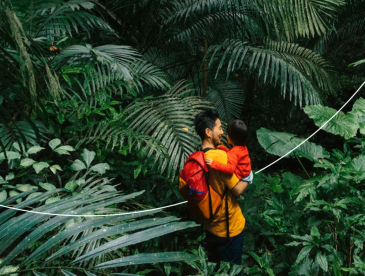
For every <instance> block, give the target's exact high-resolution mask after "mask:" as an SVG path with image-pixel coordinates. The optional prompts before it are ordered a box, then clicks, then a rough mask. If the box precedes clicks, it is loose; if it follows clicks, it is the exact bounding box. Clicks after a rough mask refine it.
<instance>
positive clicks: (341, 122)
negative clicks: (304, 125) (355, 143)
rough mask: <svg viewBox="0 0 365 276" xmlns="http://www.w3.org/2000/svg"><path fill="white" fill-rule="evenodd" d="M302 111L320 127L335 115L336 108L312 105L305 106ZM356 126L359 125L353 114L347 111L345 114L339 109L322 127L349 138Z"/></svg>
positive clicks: (355, 130) (354, 131)
mask: <svg viewBox="0 0 365 276" xmlns="http://www.w3.org/2000/svg"><path fill="white" fill-rule="evenodd" d="M304 112H305V113H307V115H308V116H309V118H311V119H313V121H314V123H315V124H316V126H318V127H321V126H322V125H324V124H325V123H326V122H327V121H328V120H330V118H332V116H334V115H335V113H336V112H337V110H335V109H333V108H330V107H326V106H322V105H312V106H306V107H305V108H304ZM358 128H359V125H358V123H357V121H356V117H355V115H354V114H351V113H348V114H347V115H345V113H343V112H342V111H340V112H339V113H338V114H337V115H336V116H335V117H333V118H332V119H331V120H330V121H329V122H328V123H327V124H326V125H325V126H324V127H323V128H322V129H323V130H325V131H327V132H329V133H332V134H335V135H341V136H342V137H344V138H345V139H349V138H352V137H354V136H356V132H357V129H358Z"/></svg>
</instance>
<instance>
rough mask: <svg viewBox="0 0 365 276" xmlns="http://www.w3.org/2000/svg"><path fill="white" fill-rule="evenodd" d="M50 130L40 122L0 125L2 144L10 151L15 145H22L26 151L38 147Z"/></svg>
mask: <svg viewBox="0 0 365 276" xmlns="http://www.w3.org/2000/svg"><path fill="white" fill-rule="evenodd" d="M47 134H48V130H47V129H46V127H45V126H44V124H43V123H42V122H39V121H31V123H30V122H27V121H18V122H14V123H12V124H10V125H6V124H0V142H1V144H2V146H3V147H4V148H5V149H7V150H9V149H10V148H11V147H12V146H13V144H14V143H18V144H20V145H22V146H21V147H20V149H22V150H23V149H24V146H25V147H28V146H29V145H38V143H39V141H41V140H42V139H45V138H46V137H47Z"/></svg>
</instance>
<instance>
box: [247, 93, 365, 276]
mask: <svg viewBox="0 0 365 276" xmlns="http://www.w3.org/2000/svg"><path fill="white" fill-rule="evenodd" d="M362 104H363V99H362V98H360V99H358V100H357V101H356V102H355V103H354V105H353V108H352V110H351V111H350V112H348V113H347V114H344V113H342V114H340V113H339V114H338V115H336V116H334V117H332V120H331V121H330V122H329V123H328V124H327V125H326V127H324V128H323V130H325V131H327V132H329V133H332V134H335V135H341V136H343V137H344V138H345V139H346V141H345V142H344V146H343V151H340V150H338V149H335V150H332V151H331V152H327V151H324V149H323V147H321V146H318V145H315V144H313V143H309V144H308V142H306V144H307V145H306V146H305V144H304V145H302V146H300V147H299V148H298V149H296V150H295V151H293V152H292V153H291V156H297V158H298V157H306V158H308V159H309V160H311V161H313V162H314V166H313V169H311V170H310V173H308V172H307V171H306V172H307V177H308V179H303V178H302V177H300V176H297V175H294V174H290V173H280V174H277V175H275V176H274V177H271V176H264V175H261V176H260V177H259V179H258V181H259V182H261V184H260V185H259V186H257V189H256V191H253V190H252V194H250V192H249V194H248V195H247V198H245V201H248V202H245V204H244V208H243V209H244V213H247V214H248V216H247V219H248V220H250V221H249V223H250V222H251V223H253V225H252V227H253V228H256V227H258V226H259V225H258V224H257V222H258V221H262V222H264V224H262V223H261V224H260V227H261V230H260V233H261V235H262V238H261V239H262V243H263V244H264V245H265V246H266V250H268V249H269V250H270V254H271V255H272V258H273V259H272V261H271V262H269V266H268V267H269V268H270V269H272V271H273V272H274V275H277V273H290V274H291V275H341V273H342V272H341V271H352V272H355V271H358V270H357V269H358V268H359V267H361V262H362V256H363V241H361V242H360V240H361V239H362V238H361V237H359V233H360V232H361V231H363V230H362V228H363V223H362V221H361V219H360V217H361V206H362V204H363V196H362V187H363V183H364V179H365V178H364V174H363V172H362V168H363V164H364V163H363V160H364V156H363V140H364V139H363V138H354V136H355V135H356V133H357V131H358V130H360V132H361V131H362V129H363V126H362V125H361V124H360V122H359V121H361V120H359V118H361V117H362V116H363V114H362V110H363V108H361V106H362ZM319 110H321V111H323V110H324V113H323V114H324V116H323V118H322V116H321V115H320V113H319ZM304 111H305V112H306V113H307V114H308V116H310V117H311V118H312V119H313V120H314V122H315V123H316V124H317V125H318V126H322V124H323V123H324V122H325V121H326V120H328V119H330V118H331V116H332V115H333V114H334V113H335V112H332V111H333V110H332V109H331V108H328V107H323V106H307V107H306V108H305V109H304ZM345 116H347V117H346V118H347V119H348V122H349V125H350V126H351V127H352V128H353V129H354V130H355V131H354V133H352V132H351V133H350V132H348V131H345V128H344V125H343V120H345V119H344V117H345ZM257 134H258V138H259V141H260V143H261V145H262V146H263V147H264V148H265V149H267V150H268V151H269V152H270V153H272V154H275V155H279V156H283V155H284V154H285V151H287V152H288V151H289V150H290V149H289V147H288V148H285V146H284V144H285V142H284V144H283V141H286V142H287V143H288V145H290V147H292V148H293V147H295V146H296V145H299V143H301V142H302V141H303V140H301V139H300V138H297V137H295V136H294V135H292V134H289V133H278V132H272V131H268V130H266V129H261V130H259V131H258V133H257ZM280 145H281V146H280ZM303 146H305V147H303ZM283 148H284V150H283ZM309 148H310V149H311V151H307V149H309ZM358 149H360V151H359V150H358ZM304 151H306V153H305V154H304V153H303V152H304ZM318 154H319V155H318ZM319 156H320V157H319ZM288 157H289V156H288ZM303 168H304V167H303ZM256 183H257V182H256ZM251 197H253V198H252V200H253V202H255V206H257V205H258V206H261V207H256V208H257V210H255V209H252V207H250V198H251ZM258 198H260V201H262V203H261V204H260V203H259V202H257V201H256V200H257V199H258ZM253 202H252V203H251V204H253ZM250 208H251V209H250ZM245 210H246V211H245ZM250 210H251V211H250ZM250 213H251V214H250ZM252 216H258V217H256V218H253V217H252ZM321 222H325V223H321ZM256 224H257V225H256ZM249 225H250V224H249ZM359 239H360V240H359ZM288 247H289V248H291V249H287V250H289V251H290V252H292V253H293V250H295V254H291V256H289V255H288V254H285V253H283V252H285V248H288ZM293 247H294V248H295V249H293ZM264 248H265V247H264ZM256 250H257V249H256ZM256 250H255V251H256ZM251 256H253V257H254V258H255V260H256V261H257V262H259V257H258V255H257V254H256V255H253V254H252V253H251ZM275 263H276V264H277V265H274V264H275ZM355 263H356V264H355ZM247 271H249V270H247ZM285 271H286V272H285Z"/></svg>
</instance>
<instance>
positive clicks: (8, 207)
mask: <svg viewBox="0 0 365 276" xmlns="http://www.w3.org/2000/svg"><path fill="white" fill-rule="evenodd" d="M186 202H187V201H183V202H179V203H175V204H172V205H168V206H163V207H159V208H154V209H148V210H142V211H134V212H128V213H118V214H109V215H69V214H55V213H44V212H37V211H30V210H23V209H19V208H15V207H10V206H5V205H1V204H0V207H3V208H7V209H12V210H16V211H22V212H27V213H33V214H40V215H48V216H60V217H113V216H125V215H131V214H139V213H146V212H152V211H157V210H162V209H166V208H170V207H174V206H177V205H181V204H184V203H186Z"/></svg>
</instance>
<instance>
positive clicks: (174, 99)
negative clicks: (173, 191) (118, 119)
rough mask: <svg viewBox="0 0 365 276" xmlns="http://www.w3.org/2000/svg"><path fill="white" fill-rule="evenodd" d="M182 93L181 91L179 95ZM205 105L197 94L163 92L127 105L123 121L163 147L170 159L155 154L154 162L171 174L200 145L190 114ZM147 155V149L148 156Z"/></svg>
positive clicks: (207, 106)
mask: <svg viewBox="0 0 365 276" xmlns="http://www.w3.org/2000/svg"><path fill="white" fill-rule="evenodd" d="M185 93H186V92H185V91H182V94H185ZM166 102H168V105H167V104H166ZM207 108H212V106H211V103H210V102H207V101H205V100H203V99H201V98H199V97H194V96H190V97H185V98H184V97H182V98H181V97H179V96H177V95H176V94H174V95H169V94H168V93H167V94H166V95H164V96H161V97H156V98H154V99H149V100H143V101H136V102H135V103H133V104H131V105H130V106H129V107H128V108H127V109H126V110H125V114H126V117H125V118H124V122H129V123H130V124H129V126H128V127H129V128H130V129H131V130H133V131H136V132H139V133H143V134H145V135H149V136H151V137H153V138H154V139H156V140H157V141H159V142H160V143H161V144H162V145H163V146H164V147H165V148H166V149H167V153H168V156H169V157H170V159H161V158H160V156H156V157H155V161H156V163H160V165H159V169H160V170H161V171H165V170H166V169H167V174H168V175H170V176H171V174H173V173H174V172H176V170H179V169H181V168H182V166H183V165H184V162H185V160H186V158H187V157H188V156H189V155H190V154H191V153H192V152H194V151H195V150H196V148H197V146H198V145H199V144H200V139H199V138H198V136H197V135H196V134H195V132H194V131H193V129H194V127H193V122H194V116H195V115H196V114H197V113H198V112H199V111H201V110H202V109H207ZM146 152H148V149H146ZM151 154H152V152H151V151H149V152H148V155H149V156H150V155H151ZM161 161H162V163H161Z"/></svg>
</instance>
